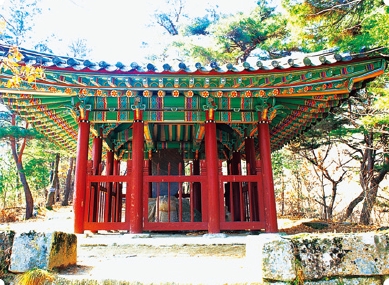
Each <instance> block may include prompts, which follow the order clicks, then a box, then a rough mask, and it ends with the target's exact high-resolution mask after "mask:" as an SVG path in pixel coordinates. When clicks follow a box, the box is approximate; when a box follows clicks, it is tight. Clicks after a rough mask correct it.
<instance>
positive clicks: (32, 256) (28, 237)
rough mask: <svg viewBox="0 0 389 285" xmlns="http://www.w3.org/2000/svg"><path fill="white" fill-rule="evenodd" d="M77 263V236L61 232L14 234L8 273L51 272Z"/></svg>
mask: <svg viewBox="0 0 389 285" xmlns="http://www.w3.org/2000/svg"><path fill="white" fill-rule="evenodd" d="M76 263H77V236H76V235H74V234H68V233H63V232H51V233H37V232H35V231H31V232H28V233H20V234H16V235H15V238H14V244H13V248H12V254H11V264H10V267H9V271H11V272H18V273H21V272H26V271H28V270H31V269H33V268H40V269H46V270H51V269H53V268H58V267H66V266H69V265H74V264H76Z"/></svg>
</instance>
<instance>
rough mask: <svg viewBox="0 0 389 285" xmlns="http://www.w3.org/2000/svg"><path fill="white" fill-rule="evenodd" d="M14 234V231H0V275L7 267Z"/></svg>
mask: <svg viewBox="0 0 389 285" xmlns="http://www.w3.org/2000/svg"><path fill="white" fill-rule="evenodd" d="M14 236H15V232H14V231H1V232H0V276H2V275H3V274H4V273H5V272H6V271H7V269H8V265H9V260H10V258H11V252H12V244H13V241H14Z"/></svg>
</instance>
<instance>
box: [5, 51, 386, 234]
mask: <svg viewBox="0 0 389 285" xmlns="http://www.w3.org/2000/svg"><path fill="white" fill-rule="evenodd" d="M9 48H10V47H8V46H1V47H0V58H4V57H5V56H7V54H8V52H9ZM20 52H21V53H22V55H23V59H22V61H21V62H20V64H32V65H34V66H42V67H43V68H44V70H45V78H44V79H39V80H37V81H36V82H34V83H32V84H31V83H28V82H22V84H21V86H20V87H19V88H17V89H16V88H13V89H10V88H7V87H6V82H7V81H8V80H9V78H10V77H11V76H12V74H10V73H9V71H7V70H2V71H1V72H0V82H1V87H0V96H1V98H2V100H3V101H4V104H6V105H7V106H8V107H9V108H10V109H11V110H13V111H15V112H17V113H18V114H19V115H20V116H21V117H23V118H24V119H25V120H26V121H28V122H30V123H31V124H32V125H33V126H34V128H36V129H37V130H38V131H40V132H41V133H42V134H44V135H46V136H47V137H48V138H50V139H52V140H53V141H55V142H56V143H58V144H59V145H61V146H62V147H64V148H65V149H67V150H68V151H70V152H74V154H75V155H76V161H77V162H76V178H75V179H76V180H75V190H74V201H73V206H74V213H75V223H74V232H75V233H82V232H84V231H85V230H90V231H93V232H97V231H99V230H117V231H127V232H129V233H142V232H147V231H189V230H195V231H207V232H209V233H212V234H213V233H219V232H221V231H226V230H228V231H238V230H239V231H240V230H245V231H247V230H265V231H266V232H277V231H278V228H277V211H276V203H275V195H274V185H273V174H272V163H271V152H272V151H275V150H278V149H280V148H282V147H283V146H284V145H285V144H287V143H288V142H289V141H290V140H291V139H293V138H295V137H296V136H297V135H299V134H300V133H302V132H304V130H306V129H309V128H310V126H312V125H313V124H315V122H317V121H318V120H320V119H321V118H323V117H324V116H326V114H327V113H328V112H329V111H330V110H331V108H332V107H334V106H337V105H339V103H341V102H342V101H344V100H346V99H347V98H348V97H349V96H356V94H357V91H358V90H359V89H361V88H364V86H365V85H366V83H367V82H369V81H371V80H373V79H374V78H375V77H377V76H379V75H381V74H382V73H383V72H384V70H385V68H386V61H385V59H384V58H383V57H380V56H377V55H374V54H373V53H371V54H369V53H365V54H357V55H341V54H337V53H335V52H333V51H323V52H320V53H315V54H306V55H302V56H298V57H294V56H290V57H286V58H281V59H277V60H272V61H258V62H257V63H256V65H255V66H252V65H250V64H249V63H247V62H244V63H243V64H242V65H241V66H234V65H231V64H228V65H226V66H218V65H217V64H216V63H213V64H211V65H210V66H203V65H201V64H200V63H197V64H196V65H194V66H187V65H185V63H180V64H178V66H171V65H169V64H164V65H163V66H161V67H156V66H155V65H153V64H148V65H147V66H139V65H138V64H137V63H135V62H133V63H131V64H129V65H126V64H124V63H121V62H118V63H116V64H115V65H111V64H109V63H107V62H104V61H101V62H92V61H89V60H79V59H76V58H71V57H62V56H56V55H51V54H43V53H37V52H34V51H30V50H25V49H20Z"/></svg>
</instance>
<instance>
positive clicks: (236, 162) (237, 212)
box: [231, 151, 244, 221]
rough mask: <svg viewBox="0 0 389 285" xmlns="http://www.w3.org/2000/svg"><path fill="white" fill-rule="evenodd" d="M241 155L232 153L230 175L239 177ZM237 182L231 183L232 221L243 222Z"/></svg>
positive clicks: (236, 152)
mask: <svg viewBox="0 0 389 285" xmlns="http://www.w3.org/2000/svg"><path fill="white" fill-rule="evenodd" d="M240 166H241V153H240V151H233V152H232V160H231V174H232V175H240V174H241V168H240ZM239 184H240V183H239V182H232V205H233V211H232V212H233V218H234V221H244V215H243V213H244V212H243V209H244V207H243V205H241V202H242V200H243V199H241V194H242V193H241V191H240V187H239Z"/></svg>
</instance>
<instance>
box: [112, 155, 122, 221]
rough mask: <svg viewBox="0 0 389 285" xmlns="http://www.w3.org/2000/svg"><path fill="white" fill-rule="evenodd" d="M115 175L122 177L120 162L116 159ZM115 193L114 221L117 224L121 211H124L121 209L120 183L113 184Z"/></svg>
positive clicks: (114, 163) (114, 164) (114, 165)
mask: <svg viewBox="0 0 389 285" xmlns="http://www.w3.org/2000/svg"><path fill="white" fill-rule="evenodd" d="M113 175H120V160H117V159H115V160H114V162H113ZM113 191H114V192H115V201H114V209H113V211H112V215H113V219H112V220H113V221H114V222H117V221H119V211H121V210H122V207H121V204H122V203H121V197H120V192H121V188H120V183H118V182H114V183H113Z"/></svg>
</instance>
